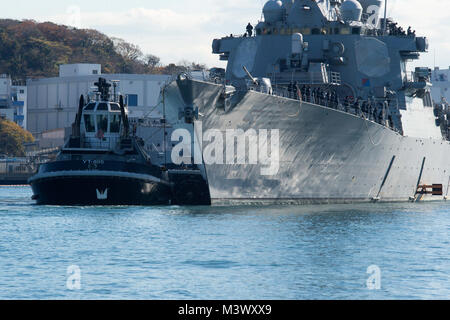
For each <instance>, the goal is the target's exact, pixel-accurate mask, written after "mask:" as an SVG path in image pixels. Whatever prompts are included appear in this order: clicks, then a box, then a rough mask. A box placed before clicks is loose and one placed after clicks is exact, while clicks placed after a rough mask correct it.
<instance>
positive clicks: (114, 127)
mask: <svg viewBox="0 0 450 320" xmlns="http://www.w3.org/2000/svg"><path fill="white" fill-rule="evenodd" d="M110 120H111V122H110V127H109V129H110V131H111V133H119V132H120V123H121V121H122V118H121V117H120V115H118V114H111V115H110Z"/></svg>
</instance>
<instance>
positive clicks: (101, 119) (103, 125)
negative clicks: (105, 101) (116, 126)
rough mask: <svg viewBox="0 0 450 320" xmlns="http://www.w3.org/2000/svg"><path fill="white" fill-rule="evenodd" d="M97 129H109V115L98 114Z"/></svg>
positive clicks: (104, 130)
mask: <svg viewBox="0 0 450 320" xmlns="http://www.w3.org/2000/svg"><path fill="white" fill-rule="evenodd" d="M97 129H98V131H100V130H102V131H103V132H107V131H108V116H107V115H103V114H101V115H97Z"/></svg>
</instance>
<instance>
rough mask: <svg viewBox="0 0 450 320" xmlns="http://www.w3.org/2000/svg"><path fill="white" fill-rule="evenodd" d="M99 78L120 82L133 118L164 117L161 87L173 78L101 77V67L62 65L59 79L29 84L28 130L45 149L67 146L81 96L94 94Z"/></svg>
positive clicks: (29, 82) (147, 76)
mask: <svg viewBox="0 0 450 320" xmlns="http://www.w3.org/2000/svg"><path fill="white" fill-rule="evenodd" d="M100 76H101V77H103V78H105V79H107V80H109V81H112V80H118V81H120V83H119V90H118V91H119V92H120V93H121V94H122V95H124V96H125V97H126V101H127V104H128V109H129V116H130V118H142V117H144V116H149V117H153V118H159V117H161V116H162V114H161V108H158V107H156V105H157V104H158V99H159V93H160V90H161V87H162V86H163V85H164V84H165V83H166V82H167V81H168V80H169V79H170V76H163V75H136V74H104V75H102V74H101V66H100V65H93V64H78V65H62V66H61V67H60V76H59V77H57V78H47V79H35V80H28V81H27V88H28V106H27V129H28V130H29V131H30V132H31V133H32V134H33V135H34V136H35V137H36V138H37V139H39V140H40V146H41V147H42V148H47V147H56V146H61V145H62V144H63V143H64V133H65V130H66V128H70V127H71V126H72V123H73V122H74V120H75V115H76V113H77V111H78V104H79V99H80V96H81V95H84V96H85V97H86V96H87V94H88V93H89V92H92V91H93V89H94V83H95V82H97V81H98V78H99V77H100Z"/></svg>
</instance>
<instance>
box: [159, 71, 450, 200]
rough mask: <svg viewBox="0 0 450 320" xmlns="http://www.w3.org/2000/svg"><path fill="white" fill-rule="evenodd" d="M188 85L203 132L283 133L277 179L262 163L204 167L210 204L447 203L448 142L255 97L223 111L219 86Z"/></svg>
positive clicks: (172, 91)
mask: <svg viewBox="0 0 450 320" xmlns="http://www.w3.org/2000/svg"><path fill="white" fill-rule="evenodd" d="M192 82H193V90H194V99H195V101H194V102H195V105H196V106H197V107H198V108H199V112H200V117H199V120H200V121H202V125H203V130H208V129H219V130H221V131H222V132H224V133H225V131H226V130H227V129H242V130H244V131H246V130H248V129H255V130H259V129H268V130H271V129H278V130H279V132H280V166H279V171H278V173H277V174H276V175H274V176H263V175H261V171H260V169H261V166H260V165H237V164H234V165H227V164H224V165H222V164H219V165H206V172H207V176H208V181H209V186H210V193H211V197H212V200H213V202H215V203H217V202H230V201H231V202H235V201H238V202H242V201H244V202H245V201H250V202H252V201H257V202H277V203H279V202H281V203H284V202H285V203H347V202H370V201H383V202H391V201H411V200H446V196H447V195H448V192H449V182H450V162H449V161H448V159H449V158H450V143H449V142H446V141H443V140H433V139H420V138H411V137H404V136H402V135H400V134H398V133H396V132H395V131H392V130H390V129H389V128H386V127H384V126H382V125H379V124H377V123H375V122H372V121H369V120H366V119H364V118H361V117H359V116H355V115H351V114H348V113H345V112H341V111H338V110H334V109H330V108H326V107H322V106H319V105H314V104H311V103H306V102H303V103H300V102H299V101H297V100H292V99H287V98H283V97H278V96H273V95H267V94H262V93H258V92H254V91H249V92H247V93H245V96H243V98H242V99H241V100H240V101H239V102H238V103H237V104H236V105H234V106H232V108H231V110H230V111H228V112H225V110H224V109H223V108H220V107H217V105H218V104H217V101H218V99H219V96H220V93H221V89H222V87H221V86H219V85H215V84H210V83H206V82H199V81H195V80H193V81H192ZM166 97H167V103H168V104H171V105H172V107H175V104H177V103H179V102H180V101H179V100H180V97H179V93H178V92H177V88H176V84H172V85H171V86H170V87H169V88H168V89H167V95H166ZM433 184H434V185H442V189H443V190H442V192H441V193H442V194H438V195H431V194H417V190H418V186H419V185H420V186H421V185H433Z"/></svg>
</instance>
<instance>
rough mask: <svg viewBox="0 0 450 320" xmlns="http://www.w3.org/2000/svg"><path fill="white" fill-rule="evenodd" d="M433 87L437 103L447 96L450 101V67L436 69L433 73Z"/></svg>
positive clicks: (433, 94) (432, 90)
mask: <svg viewBox="0 0 450 320" xmlns="http://www.w3.org/2000/svg"><path fill="white" fill-rule="evenodd" d="M432 81H433V87H432V89H431V93H432V96H433V100H434V102H436V103H439V102H441V100H442V98H445V100H447V102H449V103H450V68H448V69H439V68H438V67H437V68H435V69H434V71H433V75H432Z"/></svg>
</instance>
